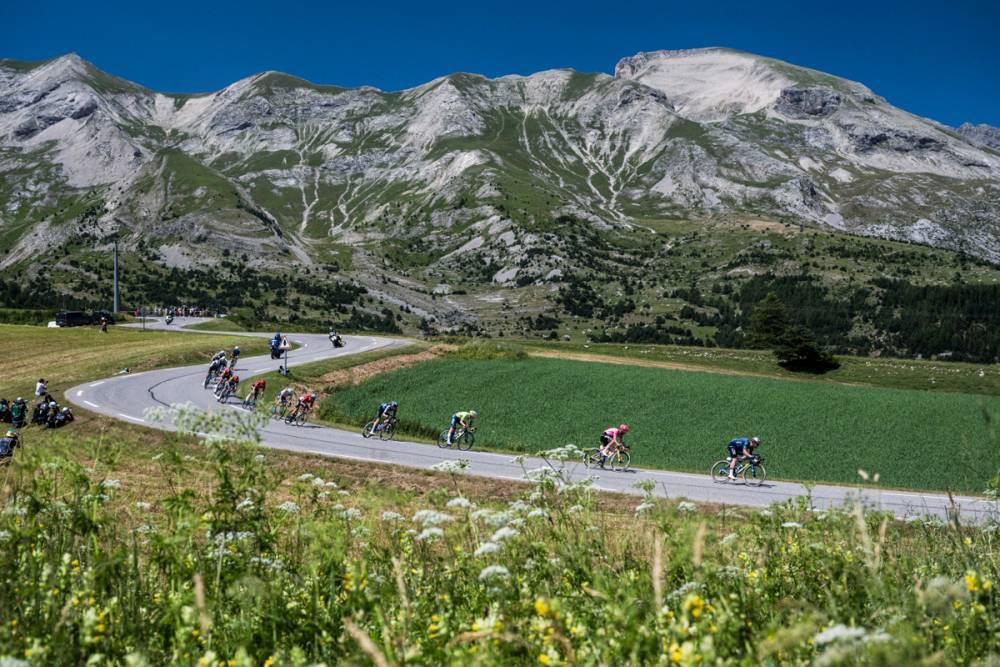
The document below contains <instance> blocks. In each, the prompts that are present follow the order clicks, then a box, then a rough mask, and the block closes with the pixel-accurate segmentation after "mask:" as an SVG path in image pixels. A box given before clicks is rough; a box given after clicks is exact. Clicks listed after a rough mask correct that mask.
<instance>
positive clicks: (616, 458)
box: [605, 449, 632, 471]
mask: <svg viewBox="0 0 1000 667" xmlns="http://www.w3.org/2000/svg"><path fill="white" fill-rule="evenodd" d="M631 462H632V455H631V454H629V453H628V450H625V449H623V450H621V451H619V452H618V453H617V454H612V455H611V456H609V457H608V460H607V461H605V463H606V464H607V463H610V464H611V469H612V470H619V471H625V470H628V465H629V463H631Z"/></svg>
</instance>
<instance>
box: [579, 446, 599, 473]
mask: <svg viewBox="0 0 1000 667" xmlns="http://www.w3.org/2000/svg"><path fill="white" fill-rule="evenodd" d="M583 465H585V466H587V467H588V468H597V467H599V466H600V465H601V448H600V447H594V448H593V449H588V450H587V451H585V452H584V453H583Z"/></svg>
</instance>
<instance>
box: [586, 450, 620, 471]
mask: <svg viewBox="0 0 1000 667" xmlns="http://www.w3.org/2000/svg"><path fill="white" fill-rule="evenodd" d="M631 463H632V452H631V451H630V450H629V447H628V445H621V446H620V447H617V448H616V449H615V451H613V452H611V453H610V454H608V455H607V456H602V455H601V448H600V447H593V448H591V449H588V450H587V451H585V452H584V453H583V464H584V465H585V466H587V467H588V468H607V467H610V468H611V470H619V471H624V470H628V467H629V465H631Z"/></svg>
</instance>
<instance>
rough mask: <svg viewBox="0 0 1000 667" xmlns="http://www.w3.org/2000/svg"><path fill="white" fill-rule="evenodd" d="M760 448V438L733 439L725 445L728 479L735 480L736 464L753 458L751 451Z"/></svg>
mask: <svg viewBox="0 0 1000 667" xmlns="http://www.w3.org/2000/svg"><path fill="white" fill-rule="evenodd" d="M759 446H760V438H758V437H757V436H754V437H752V438H734V439H732V440H730V441H729V444H728V445H726V449H727V450H729V479H736V474H735V471H736V462H737V461H743V460H745V459H748V458H750V457H751V456H753V450H755V449H757V448H758V447H759Z"/></svg>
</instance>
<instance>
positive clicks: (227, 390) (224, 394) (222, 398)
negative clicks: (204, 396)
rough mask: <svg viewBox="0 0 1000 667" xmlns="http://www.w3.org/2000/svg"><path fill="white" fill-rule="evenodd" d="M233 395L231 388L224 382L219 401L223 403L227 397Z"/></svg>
mask: <svg viewBox="0 0 1000 667" xmlns="http://www.w3.org/2000/svg"><path fill="white" fill-rule="evenodd" d="M232 395H233V388H232V387H230V386H229V383H228V382H227V383H226V386H224V387H223V388H222V392H221V393H220V394H219V403H225V402H226V401H228V400H229V397H230V396H232Z"/></svg>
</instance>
